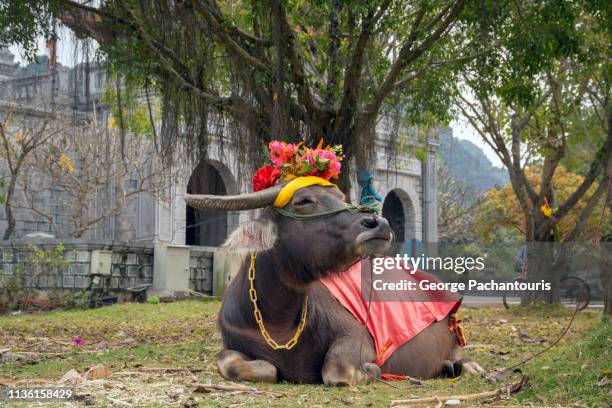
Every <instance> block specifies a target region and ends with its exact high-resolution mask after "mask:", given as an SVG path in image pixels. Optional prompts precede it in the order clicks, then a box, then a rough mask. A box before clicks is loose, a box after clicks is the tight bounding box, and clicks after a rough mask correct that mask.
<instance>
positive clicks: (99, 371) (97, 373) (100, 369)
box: [85, 364, 110, 381]
mask: <svg viewBox="0 0 612 408" xmlns="http://www.w3.org/2000/svg"><path fill="white" fill-rule="evenodd" d="M109 376H110V370H109V369H108V368H107V367H106V366H105V365H103V364H97V365H95V366H93V367H91V368H90V369H89V370H87V373H85V380H87V381H92V380H98V379H103V378H108V377H109Z"/></svg>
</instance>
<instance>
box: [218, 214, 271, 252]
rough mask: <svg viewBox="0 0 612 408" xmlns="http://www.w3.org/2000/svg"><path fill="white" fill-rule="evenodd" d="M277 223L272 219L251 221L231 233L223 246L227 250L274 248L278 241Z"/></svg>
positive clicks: (243, 250) (265, 249)
mask: <svg viewBox="0 0 612 408" xmlns="http://www.w3.org/2000/svg"><path fill="white" fill-rule="evenodd" d="M276 237H277V235H276V224H274V223H273V222H272V221H270V220H256V221H249V222H247V223H245V224H242V225H240V226H239V227H238V228H236V230H235V231H234V232H232V233H231V234H230V236H229V237H228V238H227V240H226V241H225V242H224V243H223V245H222V247H223V248H224V249H225V250H227V251H232V252H234V251H237V252H246V251H248V252H253V251H258V252H262V251H267V250H269V249H272V247H273V246H274V243H275V242H276Z"/></svg>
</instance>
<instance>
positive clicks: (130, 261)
mask: <svg viewBox="0 0 612 408" xmlns="http://www.w3.org/2000/svg"><path fill="white" fill-rule="evenodd" d="M125 263H126V265H138V257H137V256H136V254H133V253H130V254H128V256H127V260H126V261H125Z"/></svg>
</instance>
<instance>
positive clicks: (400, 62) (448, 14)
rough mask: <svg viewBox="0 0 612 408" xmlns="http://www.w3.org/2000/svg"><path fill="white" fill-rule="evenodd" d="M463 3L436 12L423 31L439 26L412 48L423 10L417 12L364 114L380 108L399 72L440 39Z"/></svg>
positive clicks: (457, 1) (393, 85)
mask: <svg viewBox="0 0 612 408" xmlns="http://www.w3.org/2000/svg"><path fill="white" fill-rule="evenodd" d="M464 4H465V0H456V1H455V2H454V3H452V4H449V5H448V6H446V7H445V8H444V9H443V10H442V11H441V12H440V13H438V14H437V15H436V16H435V17H434V18H433V19H432V20H431V21H430V22H429V23H428V24H427V26H426V29H425V30H424V31H429V30H431V29H432V28H433V27H434V26H435V25H436V24H437V23H440V25H439V27H438V28H437V29H436V30H435V31H434V32H433V33H431V34H430V35H429V36H428V37H427V38H425V39H424V40H423V41H422V42H421V44H420V45H419V46H418V47H417V48H415V49H413V45H414V41H415V40H416V37H417V36H418V32H419V30H418V27H419V26H420V22H421V20H422V18H423V15H424V13H425V11H422V12H421V13H419V14H417V16H416V18H415V23H414V26H413V30H412V32H411V34H410V35H409V36H408V39H407V40H406V42H405V43H404V45H403V46H402V49H401V50H400V52H399V56H398V58H397V59H396V60H395V62H394V63H393V65H392V66H391V69H390V70H389V72H388V74H387V77H386V78H385V80H384V81H383V84H382V85H381V86H380V88H379V89H378V91H376V92H375V94H374V97H373V98H372V101H371V102H370V103H369V104H368V105H367V107H366V109H365V112H364V113H365V115H368V116H371V115H376V114H377V112H378V110H379V109H380V106H381V105H382V102H383V101H384V99H385V98H386V97H387V95H388V94H389V93H390V92H391V91H392V90H393V88H394V87H395V83H396V82H397V80H398V77H399V75H400V74H401V72H402V71H403V70H404V69H405V68H406V67H407V66H409V65H410V64H411V63H412V62H413V61H414V60H416V59H417V58H418V57H420V56H421V55H422V54H423V53H424V52H425V51H427V50H428V49H429V48H431V46H432V45H433V44H434V43H435V42H436V41H437V40H438V39H440V37H441V36H442V35H443V34H444V33H445V32H446V31H447V30H448V29H449V27H450V26H451V24H452V23H453V22H454V21H455V19H456V17H457V16H458V15H459V13H460V12H461V10H462V9H463V6H464Z"/></svg>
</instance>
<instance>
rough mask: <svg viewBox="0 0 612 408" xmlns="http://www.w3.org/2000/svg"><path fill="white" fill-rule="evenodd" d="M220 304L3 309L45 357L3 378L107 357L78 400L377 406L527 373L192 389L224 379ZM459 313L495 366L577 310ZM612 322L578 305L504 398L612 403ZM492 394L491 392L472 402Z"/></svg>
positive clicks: (471, 343) (473, 352)
mask: <svg viewBox="0 0 612 408" xmlns="http://www.w3.org/2000/svg"><path fill="white" fill-rule="evenodd" d="M218 308H219V303H218V302H204V301H182V302H175V303H161V304H123V305H115V306H110V307H105V308H100V309H95V310H86V311H59V312H49V313H40V314H31V315H26V314H24V315H19V316H3V317H0V348H10V349H11V351H28V352H33V353H35V354H33V355H34V356H35V357H36V359H37V361H38V362H37V364H33V365H31V364H0V383H1V382H10V381H18V380H27V381H31V380H33V379H37V380H40V379H44V380H49V381H57V380H58V379H59V378H61V376H62V375H63V374H64V373H66V372H67V371H68V370H70V369H76V370H78V371H79V372H84V371H85V370H87V368H88V367H91V366H93V365H95V364H104V365H105V366H107V367H108V368H109V369H110V371H111V373H112V375H111V377H110V378H109V379H107V380H100V381H95V382H93V383H89V384H86V385H83V386H81V387H79V390H78V391H79V394H82V395H84V398H85V400H83V401H81V404H85V402H87V401H89V403H95V404H96V405H97V406H110V405H112V404H113V400H115V401H116V400H121V401H122V402H125V403H127V404H132V405H133V406H169V405H174V406H181V404H187V405H191V406H202V407H209V406H210V407H213V406H214V407H216V406H230V405H232V404H240V405H241V406H245V407H260V406H266V407H286V406H308V407H314V406H328V405H330V406H358V407H362V406H363V407H380V406H389V404H390V401H391V400H394V399H405V398H410V397H412V396H419V397H426V396H433V395H437V396H442V395H453V394H455V395H456V394H467V393H472V392H479V391H486V390H492V389H495V388H497V387H499V386H500V385H502V384H503V383H505V382H509V381H515V380H517V379H518V378H519V376H520V374H519V373H513V374H512V376H511V377H509V378H508V379H506V380H505V381H504V382H502V383H490V382H488V381H487V380H485V379H484V378H483V377H480V376H462V377H460V378H459V379H457V380H454V381H449V380H446V379H437V380H430V381H425V382H424V383H423V385H421V386H415V385H410V384H407V383H405V382H397V383H394V384H393V385H394V387H390V386H388V385H385V384H382V383H376V384H371V385H367V386H358V387H349V388H328V387H325V386H319V385H295V384H286V383H280V384H271V385H268V384H266V385H264V384H252V385H253V386H255V387H257V388H260V389H266V390H271V391H276V392H283V393H286V394H287V395H286V396H284V397H282V398H271V397H268V396H263V395H253V394H245V393H242V394H238V393H228V392H213V393H209V394H195V393H192V392H191V389H192V388H190V387H189V386H188V384H190V383H194V382H196V383H211V382H212V383H224V382H225V381H224V380H223V379H222V378H221V377H220V376H219V374H218V373H217V371H216V368H215V365H214V356H215V354H216V353H217V352H219V351H220V350H221V339H220V336H219V334H218V332H217V329H216V326H215V319H216V312H217V310H218ZM461 317H462V318H463V320H464V323H463V326H464V328H465V330H466V333H467V337H468V348H466V349H465V350H464V354H465V355H467V356H469V357H471V358H473V359H474V360H476V361H478V362H479V363H480V364H481V365H482V366H483V367H485V369H487V370H491V369H495V368H498V367H509V366H511V365H513V364H515V363H517V362H519V361H521V360H522V359H523V358H525V357H526V356H529V355H531V354H532V353H533V352H535V351H538V350H540V349H541V348H543V347H545V346H546V345H548V344H551V343H552V342H553V341H554V340H555V339H556V338H557V337H558V335H559V333H560V332H561V331H562V330H563V328H564V326H565V325H566V324H567V322H568V321H569V318H570V317H571V311H570V310H567V309H564V308H561V307H536V308H534V307H531V308H519V309H516V310H511V311H506V310H503V309H496V308H480V309H464V310H463V312H462V315H461ZM611 326H612V325H611V324H610V321H609V320H606V321H602V319H601V313H599V312H595V311H585V312H581V313H579V314H578V316H577V318H576V320H575V322H574V325H573V326H572V329H571V330H570V331H569V333H568V334H567V336H566V337H565V338H564V339H563V340H562V341H561V342H560V344H559V345H558V346H557V347H555V348H554V349H553V350H550V351H548V352H546V353H545V354H544V355H542V356H540V357H538V358H537V359H535V360H532V361H531V362H530V363H528V364H527V365H526V366H524V367H522V371H523V372H524V373H526V374H528V375H529V376H530V378H531V384H532V386H531V387H530V388H528V389H527V390H525V391H522V392H520V393H518V394H515V395H513V396H511V397H510V398H508V399H503V400H501V401H499V402H498V404H502V405H547V406H555V405H561V406H570V405H572V404H579V405H583V406H606V404H607V403H608V402H609V401H610V400H611V390H612V386H611V384H612V378H611V377H610V373H611V372H612V371H611V369H612V366H611V363H610V362H611V361H612V358H611V357H612V356H611V353H610V349H611V348H612V344H611V342H612V331H611ZM77 336H78V337H80V338H82V339H84V340H85V341H86V344H85V345H84V346H76V345H72V344H71V339H72V338H74V337H77ZM97 349H101V350H97ZM58 353H61V354H58ZM142 367H174V368H176V367H180V368H184V367H190V368H194V369H197V370H194V371H193V372H189V371H184V372H183V371H181V372H172V373H170V372H167V373H164V372H162V373H160V372H142V371H141V370H142ZM487 402H489V403H490V402H491V400H490V399H489V400H488V401H487V400H484V401H482V400H481V401H474V403H487ZM434 405H435V404H434ZM60 406H61V405H60Z"/></svg>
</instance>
